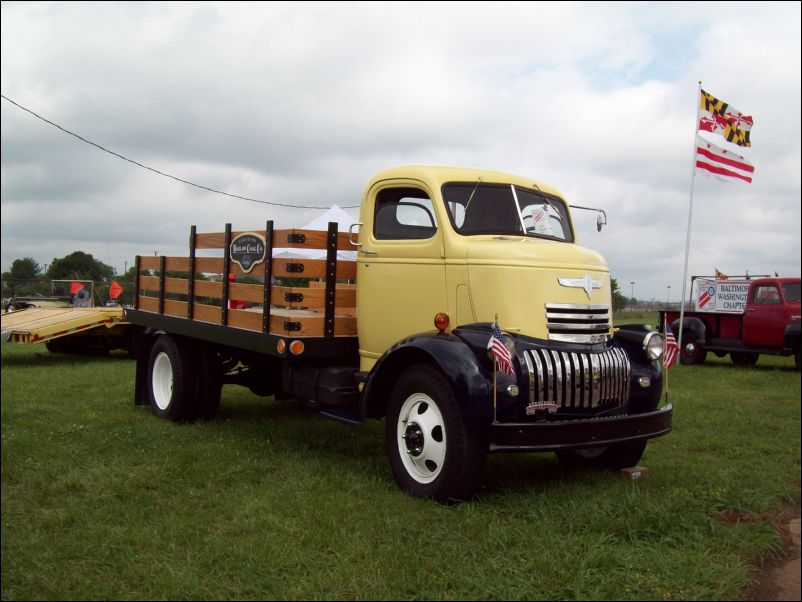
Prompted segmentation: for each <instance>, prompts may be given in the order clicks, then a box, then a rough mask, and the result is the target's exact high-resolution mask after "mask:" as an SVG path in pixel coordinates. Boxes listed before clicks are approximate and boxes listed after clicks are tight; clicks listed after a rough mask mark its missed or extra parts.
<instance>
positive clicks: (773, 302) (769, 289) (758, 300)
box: [659, 278, 800, 370]
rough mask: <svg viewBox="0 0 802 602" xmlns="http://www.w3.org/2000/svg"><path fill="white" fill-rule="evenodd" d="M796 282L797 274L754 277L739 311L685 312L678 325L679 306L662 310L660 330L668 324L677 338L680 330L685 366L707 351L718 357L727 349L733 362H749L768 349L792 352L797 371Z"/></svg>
mask: <svg viewBox="0 0 802 602" xmlns="http://www.w3.org/2000/svg"><path fill="white" fill-rule="evenodd" d="M799 282H800V280H799V278H757V279H754V280H752V281H751V282H749V284H748V291H747V294H746V299H745V304H744V307H743V311H742V312H741V313H729V312H724V311H699V310H690V311H688V310H686V311H685V315H684V317H683V321H682V324H680V312H679V310H661V311H660V324H659V328H660V331H661V332H664V329H665V324H666V322H667V323H668V324H669V325H670V326H671V330H672V331H673V333H674V336H675V337H676V338H677V340H678V341H679V338H680V337H679V335H680V330H681V331H682V347H683V348H682V350H681V353H680V359H681V361H682V363H683V364H701V363H702V362H704V361H705V358H706V357H707V352H708V351H710V352H712V353H715V354H716V355H717V356H719V357H724V356H725V355H726V354H728V353H729V354H730V358H731V359H732V363H733V364H735V365H736V366H753V365H754V364H755V363H756V362H757V358H758V356H759V355H760V354H761V353H766V354H771V355H786V356H787V355H793V356H794V358H795V361H796V369H797V370H799V364H800V357H799V347H800V345H799V339H800V305H799V296H800V285H799ZM701 296H702V297H704V292H702V294H701ZM697 305H698V304H697Z"/></svg>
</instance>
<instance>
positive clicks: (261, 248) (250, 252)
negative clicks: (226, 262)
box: [231, 232, 266, 274]
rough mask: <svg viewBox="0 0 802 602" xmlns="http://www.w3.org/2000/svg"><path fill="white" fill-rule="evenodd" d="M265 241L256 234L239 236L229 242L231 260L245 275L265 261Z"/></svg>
mask: <svg viewBox="0 0 802 602" xmlns="http://www.w3.org/2000/svg"><path fill="white" fill-rule="evenodd" d="M265 249H266V246H265V239H264V238H262V237H261V236H259V235H258V234H253V233H250V232H248V233H246V234H240V235H239V236H237V237H236V238H235V239H234V240H232V241H231V259H232V260H233V261H236V262H237V264H238V265H239V267H240V268H241V269H242V271H243V272H245V273H246V274H247V273H248V272H250V271H251V270H252V269H253V267H254V266H255V265H258V264H260V263H262V262H263V261H264V260H265Z"/></svg>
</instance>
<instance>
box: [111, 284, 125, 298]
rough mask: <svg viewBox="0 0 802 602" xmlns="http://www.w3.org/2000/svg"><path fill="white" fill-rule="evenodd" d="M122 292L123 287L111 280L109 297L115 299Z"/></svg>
mask: <svg viewBox="0 0 802 602" xmlns="http://www.w3.org/2000/svg"><path fill="white" fill-rule="evenodd" d="M122 292H123V287H121V286H120V285H119V284H117V281H116V280H112V281H111V287H109V297H111V298H112V299H116V298H117V297H119V296H120V295H121V294H122Z"/></svg>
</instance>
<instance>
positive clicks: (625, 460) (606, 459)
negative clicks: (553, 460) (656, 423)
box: [557, 440, 646, 470]
mask: <svg viewBox="0 0 802 602" xmlns="http://www.w3.org/2000/svg"><path fill="white" fill-rule="evenodd" d="M645 449H646V440H643V441H630V442H629V443H618V444H617V445H610V446H606V447H587V448H581V449H573V450H569V451H558V452H557V458H558V459H559V460H560V462H561V463H562V464H565V465H568V466H575V467H583V468H599V469H608V470H620V469H621V468H628V467H630V466H635V465H636V464H637V463H638V462H640V459H641V457H642V456H643V452H644V450H645Z"/></svg>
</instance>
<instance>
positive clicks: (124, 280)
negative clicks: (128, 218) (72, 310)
mask: <svg viewBox="0 0 802 602" xmlns="http://www.w3.org/2000/svg"><path fill="white" fill-rule="evenodd" d="M45 268H46V269H45ZM45 268H43V267H42V266H41V265H39V263H38V262H37V261H36V260H35V259H33V258H31V257H23V258H21V259H15V260H14V261H13V262H12V263H11V266H10V268H9V270H8V271H7V272H3V274H2V280H3V298H9V297H14V296H24V295H44V296H53V295H55V296H67V295H69V294H70V290H69V289H70V285H69V282H67V283H63V284H55V283H53V281H54V280H69V281H72V280H91V281H93V282H94V283H95V286H94V289H95V291H96V293H97V295H98V297H99V298H100V301H101V302H100V303H98V299H95V303H96V304H102V303H103V302H105V301H106V299H108V298H109V287H110V286H111V281H112V279H113V280H115V281H116V282H117V283H118V284H119V285H121V286H122V287H123V292H122V295H120V297H119V298H118V301H119V302H120V303H124V304H127V303H133V299H134V290H133V288H134V281H135V275H136V268H135V267H133V266H132V267H131V269H129V270H128V271H127V272H126V273H125V274H116V273H115V270H114V268H112V267H111V266H109V265H107V264H105V263H103V262H102V261H100V260H98V259H95V258H94V257H93V256H92V255H91V254H89V253H84V252H83V251H74V252H72V253H70V254H69V255H65V256H64V257H54V258H53V260H52V261H51V262H50V263H49V264H46V265H45Z"/></svg>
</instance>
